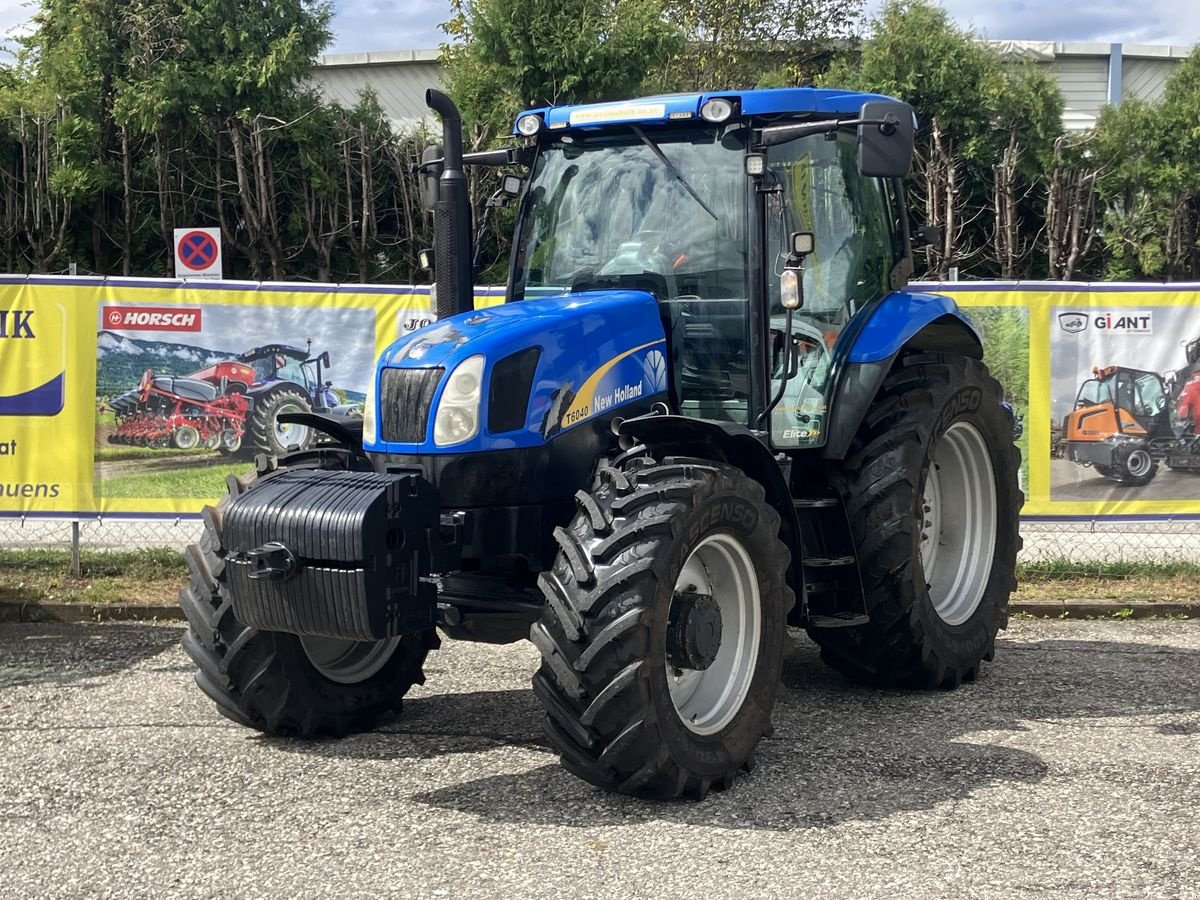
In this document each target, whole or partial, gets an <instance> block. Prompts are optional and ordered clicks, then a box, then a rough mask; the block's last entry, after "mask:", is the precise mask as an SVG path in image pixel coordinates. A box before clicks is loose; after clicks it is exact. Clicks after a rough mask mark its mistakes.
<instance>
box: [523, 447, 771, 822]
mask: <svg viewBox="0 0 1200 900" xmlns="http://www.w3.org/2000/svg"><path fill="white" fill-rule="evenodd" d="M576 497H577V500H578V508H577V511H576V514H575V517H574V518H573V519H572V521H571V523H570V525H569V526H568V527H567V528H557V529H555V532H554V538H555V540H556V541H557V543H558V545H559V553H558V555H557V558H556V560H555V563H554V566H553V568H552V569H551V571H549V572H545V573H543V574H542V575H541V576H540V578H539V586H540V587H541V589H542V592H543V593H544V595H545V597H546V605H545V611H544V613H543V616H542V619H541V620H540V621H539V622H537V623H535V624H534V625H533V627H532V628H531V630H530V639H531V640H532V641H533V643H534V645H535V646H536V647H537V648H538V650H539V651H540V652H541V655H542V664H541V667H540V669H539V670H538V672H537V674H536V675H534V677H533V690H534V693H535V694H536V696H537V697H538V699H539V700H540V701H541V703H542V706H543V708H544V710H545V713H546V715H545V717H544V719H543V727H544V729H545V731H546V734H547V736H548V737H549V740H550V743H551V745H552V746H553V747H554V749H555V750H557V751H558V752H559V754H560V755H561V758H562V763H563V765H564V766H565V767H566V768H567V769H568V770H569V771H570V772H572V773H574V774H575V775H577V776H579V777H580V778H582V779H583V780H585V781H587V782H590V783H591V784H594V785H597V786H598V787H602V788H605V789H607V790H611V791H618V792H620V793H624V794H632V795H635V796H638V797H646V798H655V799H664V798H671V797H678V796H681V795H685V796H688V797H691V798H693V799H702V798H703V797H704V796H705V795H706V794H707V793H708V791H709V790H710V789H723V788H725V787H727V786H728V785H729V784H730V783H731V782H732V780H733V778H734V777H735V776H736V775H737V774H738V773H739V772H740V771H749V770H750V769H751V768H752V767H753V755H754V750H755V748H756V747H757V745H758V742H759V740H760V739H761V738H762V737H763V736H764V735H766V734H768V733H769V732H770V730H771V725H770V718H771V710H772V708H773V706H774V704H775V693H776V688H777V687H778V684H779V681H780V671H781V668H782V665H783V644H784V636H785V630H786V620H787V614H788V612H789V611H790V610H791V607H792V604H793V602H794V597H793V595H792V592H791V589H790V588H788V586H787V584H786V582H785V577H786V573H787V570H788V564H789V555H788V550H787V548H786V547H785V546H784V544H783V543H782V542H781V541H780V540H779V515H778V514H777V513H776V512H775V510H774V509H772V508H771V507H770V506H768V505H767V504H766V502H765V500H764V492H763V489H762V487H761V486H760V485H759V484H758V483H757V482H756V481H754V480H753V479H751V478H750V477H748V476H747V475H745V474H744V473H743V472H741V471H740V470H738V469H735V468H732V467H730V466H726V465H720V464H718V463H714V462H710V461H707V460H699V459H684V458H672V457H668V458H666V459H664V460H662V461H661V462H659V461H656V460H654V459H652V458H651V457H649V456H647V455H645V454H644V452H643V451H641V450H634V451H631V452H630V453H627V454H624V455H622V457H619V458H618V459H617V460H616V461H615V462H614V465H613V466H612V467H608V468H601V470H600V471H599V473H598V476H597V479H596V482H595V485H594V486H593V489H592V491H591V493H590V494H589V493H585V492H583V491H581V492H579V494H577V495H576ZM714 609H715V610H716V611H717V612H716V613H714ZM714 623H715V624H714Z"/></svg>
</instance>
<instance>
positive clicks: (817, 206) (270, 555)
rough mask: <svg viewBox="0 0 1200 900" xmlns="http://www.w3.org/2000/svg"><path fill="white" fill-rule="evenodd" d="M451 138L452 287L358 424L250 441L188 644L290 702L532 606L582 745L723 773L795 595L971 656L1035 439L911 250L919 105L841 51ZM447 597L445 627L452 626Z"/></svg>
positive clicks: (216, 680)
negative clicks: (497, 180)
mask: <svg viewBox="0 0 1200 900" xmlns="http://www.w3.org/2000/svg"><path fill="white" fill-rule="evenodd" d="M427 102H428V103H429V105H430V107H431V108H432V109H433V110H435V111H436V112H437V114H438V115H439V116H440V117H441V119H442V123H443V139H442V140H443V147H441V148H436V149H433V150H432V152H430V153H428V154H427V155H426V158H425V161H424V163H423V165H422V166H421V172H422V179H423V191H424V193H425V195H426V196H427V197H428V201H429V204H430V205H431V206H432V207H433V209H434V217H435V224H436V244H435V247H434V248H433V253H432V254H431V256H432V260H431V262H432V265H433V269H434V279H435V288H434V291H435V302H436V309H437V313H438V320H437V321H436V322H434V323H433V324H431V325H429V326H427V327H424V328H420V329H418V330H416V331H415V332H413V333H411V334H409V335H406V336H404V337H403V338H401V339H400V340H398V341H397V342H395V343H394V344H392V345H391V346H390V347H388V348H387V350H386V351H385V352H384V353H383V355H382V356H381V357H380V359H379V360H378V364H377V369H376V374H375V378H374V381H373V384H372V386H371V391H370V395H369V397H368V399H367V403H366V409H365V414H364V416H363V417H362V419H360V420H352V419H348V418H344V417H339V416H335V415H321V414H307V415H297V416H293V417H290V418H291V419H292V420H293V421H296V422H299V423H303V424H306V425H308V426H309V427H312V428H314V429H321V430H323V431H324V432H325V433H326V434H327V435H329V436H331V438H333V439H336V441H337V445H336V446H329V447H316V448H312V449H310V450H307V451H300V452H294V453H290V454H287V455H284V456H281V457H279V458H268V457H265V456H264V457H260V458H259V460H258V466H257V471H256V472H254V473H250V474H248V475H247V476H245V477H242V478H230V480H229V493H228V496H227V497H225V498H224V499H223V500H222V501H221V503H220V504H219V505H218V506H217V507H216V508H209V509H207V510H206V511H205V514H204V518H205V526H206V527H205V534H204V537H203V539H202V541H201V542H200V543H199V544H198V545H196V546H193V547H191V548H190V549H189V550H188V551H187V558H188V562H189V565H190V570H191V579H190V582H189V583H188V585H187V586H186V587H185V588H184V589H183V590H182V592H181V594H180V602H181V604H182V606H183V609H184V611H185V612H186V614H187V619H188V623H189V628H188V630H187V632H186V634H185V637H184V645H185V647H186V649H187V651H188V652H189V653H190V654H191V656H192V658H193V659H194V660H195V662H196V666H197V671H196V681H197V682H198V684H199V686H200V687H201V688H202V689H203V691H204V692H205V693H206V694H207V695H208V696H209V697H211V698H212V700H213V701H214V702H215V703H216V705H217V707H218V709H219V710H220V711H221V712H222V713H224V714H225V715H226V716H228V717H229V718H230V719H233V720H234V721H236V722H240V723H242V724H243V725H246V726H248V727H250V728H255V729H258V730H260V731H263V732H266V733H268V734H273V735H294V736H298V737H310V736H315V735H339V734H343V733H345V732H348V731H351V730H355V729H364V728H369V727H371V725H372V723H373V722H374V721H375V720H376V719H377V717H379V716H381V715H384V714H388V713H391V712H394V711H396V710H399V708H400V703H401V698H402V697H403V696H404V695H405V693H406V692H407V691H408V690H409V689H410V688H411V687H412V686H413V685H415V684H421V683H423V682H424V674H423V670H422V666H423V664H424V662H425V658H426V654H427V653H428V652H429V651H430V650H432V649H434V648H436V647H437V646H438V645H439V637H438V636H437V632H440V633H441V634H443V635H445V636H447V637H449V638H459V639H466V640H474V641H485V642H496V643H501V642H509V641H515V640H520V639H524V638H526V637H528V638H529V639H530V640H531V641H532V642H533V644H534V646H536V648H537V649H538V651H539V652H540V654H541V665H540V668H539V669H538V671H537V673H536V674H535V675H534V676H533V690H534V693H535V694H536V696H537V698H538V700H539V701H540V702H541V705H542V707H543V709H544V711H545V716H544V721H543V724H544V728H545V732H546V735H547V739H548V741H549V742H550V744H551V745H552V746H553V748H554V750H555V751H556V752H557V753H558V754H560V756H561V759H562V762H563V764H564V765H565V766H566V768H567V769H569V770H570V771H571V772H573V773H575V774H576V775H578V776H579V777H581V778H583V779H585V780H586V781H588V782H591V783H592V784H594V785H598V786H601V787H603V788H606V789H610V790H614V791H620V792H624V793H628V794H633V795H637V796H641V797H647V798H670V797H677V796H686V797H693V798H701V797H703V796H705V794H706V793H707V792H708V791H709V790H710V789H721V788H724V787H726V786H728V785H729V784H730V783H731V781H732V780H733V779H734V778H735V777H736V776H737V775H738V773H739V772H741V771H748V770H749V769H750V768H751V766H752V764H753V759H754V753H755V748H756V746H757V745H758V743H759V741H760V740H761V739H762V738H763V737H764V736H765V735H768V734H769V733H770V731H771V723H770V720H771V712H772V707H773V705H774V702H775V696H776V690H777V688H778V686H779V682H780V673H781V666H782V664H783V658H784V653H785V641H786V631H787V626H789V625H791V626H795V627H799V628H804V629H806V630H807V632H808V634H809V635H810V636H811V638H812V639H813V640H815V641H816V642H817V643H818V644H819V645H820V648H821V654H822V657H823V659H824V660H825V661H826V662H827V663H828V664H829V665H831V666H833V667H834V668H836V669H837V670H838V671H840V672H843V673H845V674H846V675H847V676H849V677H851V678H853V679H857V680H860V681H863V682H867V683H870V684H874V685H883V686H913V687H940V688H951V687H956V686H957V685H959V684H960V683H961V682H963V681H971V680H973V679H974V678H975V677H976V675H977V674H978V673H979V671H980V666H981V664H982V663H983V662H984V661H985V660H991V659H992V655H993V651H994V642H995V638H996V634H997V631H998V629H1000V628H1002V627H1004V626H1005V624H1006V621H1007V603H1008V597H1009V593H1010V591H1011V590H1012V589H1013V588H1014V586H1015V582H1014V576H1013V573H1014V564H1015V557H1016V552H1017V549H1018V545H1019V538H1018V535H1017V514H1018V510H1019V508H1020V505H1021V495H1020V493H1019V491H1018V487H1017V466H1018V453H1017V450H1016V449H1015V447H1014V446H1013V441H1012V433H1013V422H1012V420H1011V417H1010V415H1009V413H1008V412H1007V411H1006V410H1005V409H1004V407H1003V406H1002V405H1001V401H1002V396H1001V391H1000V387H999V385H998V384H997V383H996V382H995V381H994V380H993V379H992V378H991V377H990V376H989V375H988V372H987V370H986V369H985V367H984V365H983V363H982V362H981V361H980V360H981V357H982V352H981V346H980V339H979V337H978V336H977V334H976V331H975V330H974V328H973V327H972V326H971V323H970V322H969V321H968V320H967V318H966V317H965V316H964V315H963V314H962V313H961V312H960V311H959V310H958V309H957V307H956V306H955V304H954V303H953V302H952V301H951V300H950V299H948V298H947V297H943V296H937V295H933V294H926V293H918V292H914V291H912V290H910V289H909V288H908V281H909V276H910V273H911V272H912V253H913V251H912V244H913V241H912V239H911V238H910V233H909V225H908V218H907V214H906V211H905V208H904V203H903V190H902V186H901V178H902V177H903V176H904V175H905V174H906V173H907V172H908V171H909V166H910V160H911V157H912V152H913V131H914V116H913V112H912V110H911V108H910V107H909V106H908V105H906V104H904V103H902V102H899V101H897V100H893V99H890V98H887V97H882V96H876V95H867V94H858V93H847V92H843V91H835V90H817V89H811V88H797V89H780V90H761V91H729V92H716V93H704V94H685V95H677V96H669V97H652V98H643V99H637V100H632V101H629V102H621V103H605V104H597V105H586V106H569V107H552V108H542V109H531V110H528V111H526V112H524V113H522V114H521V116H520V117H519V118H518V119H517V120H516V123H515V127H514V135H515V138H516V141H515V144H516V146H514V147H512V148H510V149H505V150H496V151H484V152H479V153H471V154H464V153H463V151H462V136H461V124H460V121H459V116H458V112H457V110H456V108H455V106H454V104H453V103H452V101H451V100H450V99H449V98H448V97H447V96H445V95H444V94H442V93H440V92H438V91H435V90H431V91H429V92H428V95H427ZM465 165H482V166H514V167H515V166H519V167H521V168H522V169H523V170H524V171H525V173H526V174H525V175H523V176H521V177H520V178H519V179H517V178H516V177H512V178H510V179H506V180H508V181H510V182H511V183H510V184H509V185H508V186H507V187H508V189H509V190H510V192H511V193H514V194H517V195H519V204H518V212H517V216H516V226H515V236H514V241H513V249H512V257H511V265H510V269H509V276H508V287H507V295H506V297H505V301H506V302H504V303H502V304H500V305H495V306H491V307H487V308H481V309H474V308H473V300H472V290H473V282H474V276H475V272H474V271H473V269H472V258H473V256H472V246H471V245H472V223H471V221H470V213H469V206H468V197H467V182H466V177H465V175H464V166H465ZM435 629H436V631H435Z"/></svg>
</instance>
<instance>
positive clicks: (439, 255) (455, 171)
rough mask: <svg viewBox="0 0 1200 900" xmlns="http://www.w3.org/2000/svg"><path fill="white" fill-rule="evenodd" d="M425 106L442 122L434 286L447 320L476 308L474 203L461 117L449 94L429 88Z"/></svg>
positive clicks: (441, 314)
mask: <svg viewBox="0 0 1200 900" xmlns="http://www.w3.org/2000/svg"><path fill="white" fill-rule="evenodd" d="M425 105H426V106H428V107H429V108H430V109H432V110H433V111H434V112H435V113H437V114H438V116H439V117H440V118H441V120H442V146H443V148H444V157H443V159H444V163H443V167H442V175H441V178H439V179H438V200H437V204H436V205H435V206H434V210H433V228H434V244H433V249H434V260H433V264H434V284H435V285H436V287H437V310H436V312H437V317H438V318H439V319H444V318H446V317H447V316H452V315H455V314H457V313H461V312H467V311H468V310H471V309H474V308H475V284H474V281H475V273H474V271H472V269H473V266H472V260H473V259H474V256H473V254H472V252H471V200H470V196H469V193H468V190H467V175H466V172H464V171H463V161H462V151H463V142H462V117H461V116H460V115H459V112H458V107H457V106H455V105H454V101H453V100H451V99H450V98H449V97H448V96H446V94H444V93H442V92H441V91H439V90H434V89H433V88H430V89H429V90H428V91H426V92H425Z"/></svg>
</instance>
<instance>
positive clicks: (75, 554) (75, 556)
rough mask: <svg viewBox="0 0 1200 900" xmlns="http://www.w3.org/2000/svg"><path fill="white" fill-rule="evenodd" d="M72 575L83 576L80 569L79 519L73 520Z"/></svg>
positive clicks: (73, 576)
mask: <svg viewBox="0 0 1200 900" xmlns="http://www.w3.org/2000/svg"><path fill="white" fill-rule="evenodd" d="M71 577H72V578H79V577H81V573H80V569H79V520H78V519H74V520H72V522H71Z"/></svg>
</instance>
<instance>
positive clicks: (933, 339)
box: [823, 291, 983, 459]
mask: <svg viewBox="0 0 1200 900" xmlns="http://www.w3.org/2000/svg"><path fill="white" fill-rule="evenodd" d="M855 325H856V322H855V321H854V320H852V321H851V323H850V325H849V326H847V328H846V329H845V330H844V331H843V332H842V335H841V338H839V342H838V345H837V346H835V348H834V357H835V358H834V380H835V384H834V389H833V396H832V406H831V411H830V420H829V428H828V436H827V438H826V441H825V449H824V451H823V455H824V456H825V458H826V459H844V458H845V456H846V452H847V451H848V450H849V448H850V442H851V441H852V440H853V439H854V435H855V433H856V432H857V431H858V427H859V425H861V424H862V420H863V417H864V416H865V415H866V414H867V409H868V408H869V407H870V405H871V403H872V402H873V401H874V400H875V395H876V394H877V393H879V388H880V387H881V386H882V385H883V380H884V379H885V378H886V377H887V374H888V372H889V371H891V368H892V363H893V362H894V361H895V359H896V357H897V356H898V355H899V354H900V352H901V351H902V350H906V349H907V350H910V351H923V352H927V353H954V354H958V355H959V356H968V357H971V358H972V359H982V358H983V341H982V340H980V337H979V332H978V331H976V330H975V326H974V325H973V324H972V323H971V320H970V319H969V318H968V317H967V315H966V314H965V313H964V312H963V311H962V310H961V309H959V308H958V304H957V303H955V302H954V301H953V300H952V299H951V298H950V297H945V296H943V295H941V294H922V293H914V292H910V291H896V292H894V293H892V294H889V295H888V296H886V297H884V298H883V299H882V300H881V301H880V302H879V303H878V304H876V305H875V306H874V308H873V309H870V310H868V311H867V312H866V314H865V318H864V320H863V322H862V324H861V325H859V326H858V327H855Z"/></svg>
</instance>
